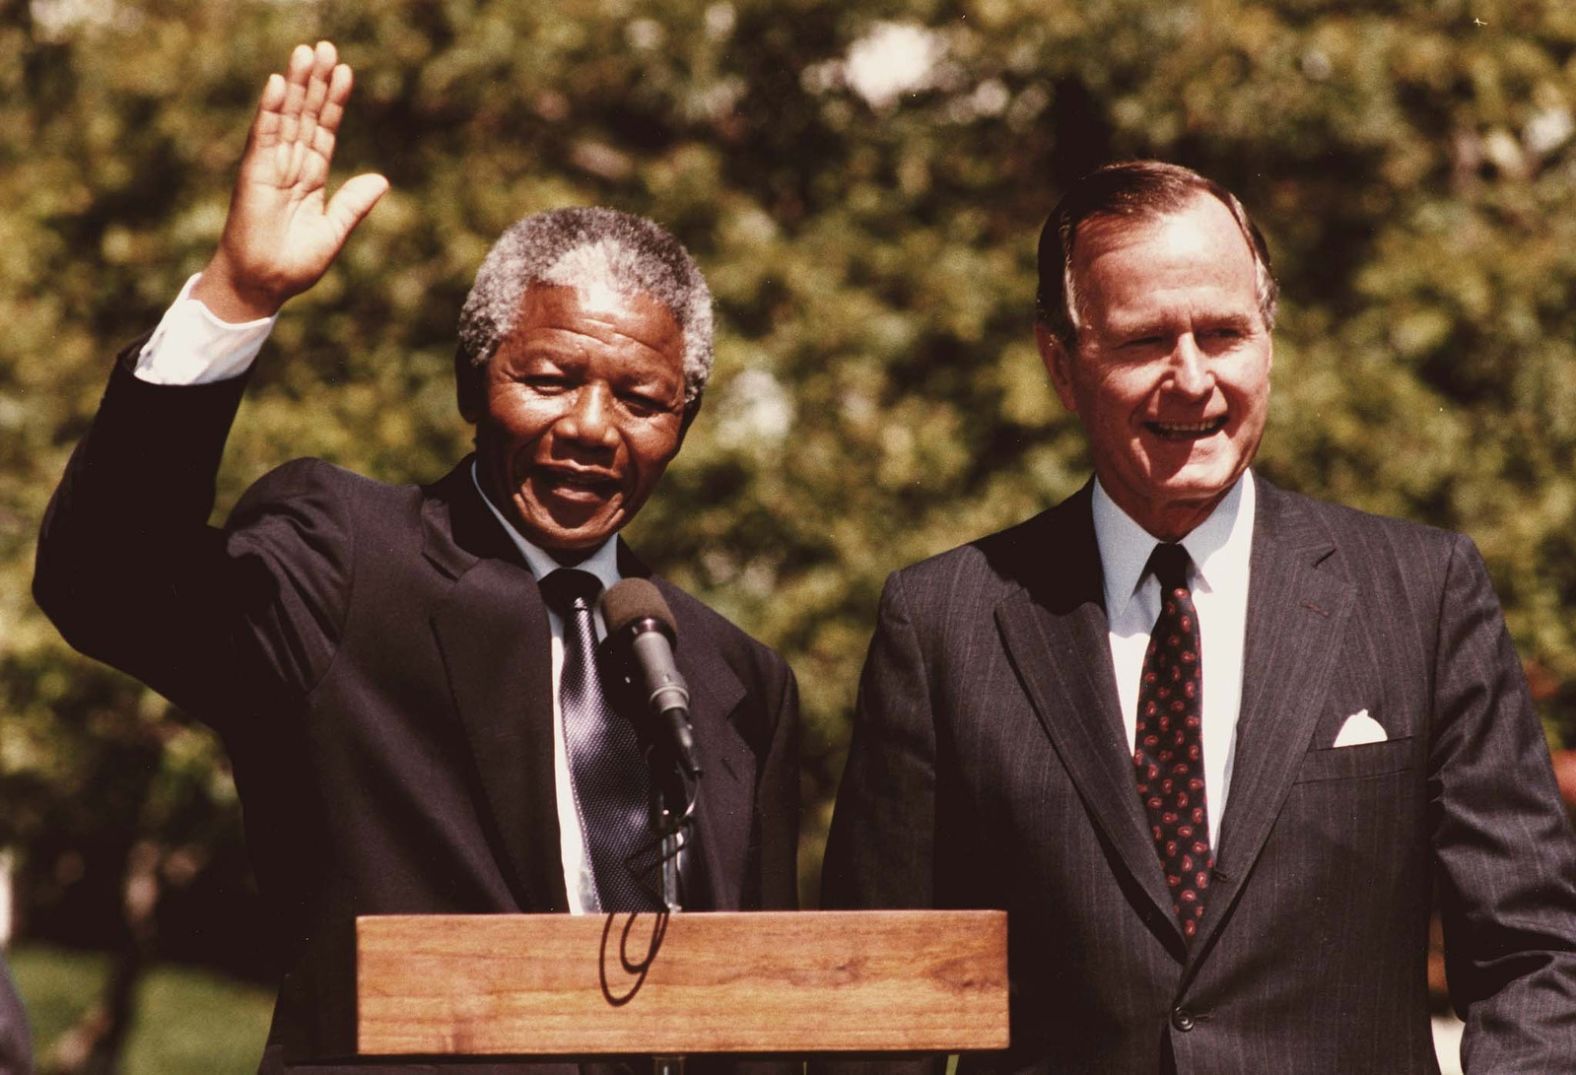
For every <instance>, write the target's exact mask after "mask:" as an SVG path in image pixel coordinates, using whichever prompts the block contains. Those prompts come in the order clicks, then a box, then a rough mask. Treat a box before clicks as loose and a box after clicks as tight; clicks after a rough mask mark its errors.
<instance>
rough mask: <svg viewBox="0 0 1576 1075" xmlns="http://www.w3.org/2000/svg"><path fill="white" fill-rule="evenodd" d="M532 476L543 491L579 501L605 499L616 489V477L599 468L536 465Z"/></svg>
mask: <svg viewBox="0 0 1576 1075" xmlns="http://www.w3.org/2000/svg"><path fill="white" fill-rule="evenodd" d="M533 477H534V480H535V482H536V484H537V485H538V486H539V487H540V488H541V489H542V490H543V491H544V492H546V493H549V494H551V495H552V496H555V497H558V498H560V499H562V500H571V501H576V502H581V503H587V502H592V501H602V500H606V499H607V498H608V497H610V496H612V495H613V494H614V493H615V492H617V490H618V479H617V478H615V477H613V476H612V475H609V474H607V473H605V472H603V471H600V470H578V469H575V468H573V467H537V468H536V472H535V474H534V475H533Z"/></svg>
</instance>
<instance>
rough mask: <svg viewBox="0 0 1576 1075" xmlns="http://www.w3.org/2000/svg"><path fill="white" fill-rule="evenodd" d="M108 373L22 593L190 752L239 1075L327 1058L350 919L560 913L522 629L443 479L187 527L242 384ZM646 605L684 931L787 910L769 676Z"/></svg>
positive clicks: (498, 545)
mask: <svg viewBox="0 0 1576 1075" xmlns="http://www.w3.org/2000/svg"><path fill="white" fill-rule="evenodd" d="M135 352H136V348H135V347H133V348H131V349H130V350H128V352H127V353H126V354H125V355H123V360H122V362H119V363H117V367H116V371H115V373H114V375H113V377H112V378H111V382H110V385H109V389H108V391H107V393H106V395H105V398H104V402H103V405H102V407H101V409H100V412H99V414H98V416H97V418H96V420H95V421H94V424H93V427H92V429H91V431H90V432H89V434H88V436H87V438H86V439H85V440H84V442H83V443H82V445H81V446H80V448H79V449H78V451H77V453H76V455H75V456H74V457H73V460H72V463H71V465H70V467H69V468H68V471H67V474H66V476H65V479H64V480H63V482H62V484H61V486H60V489H59V491H58V492H57V493H56V495H55V499H54V501H53V503H52V505H51V507H50V511H49V515H48V517H47V519H46V522H45V524H44V530H43V535H42V538H41V540H40V545H39V555H38V566H37V575H36V578H35V584H34V589H35V593H36V596H37V598H38V601H39V604H40V605H41V606H42V607H43V608H44V609H45V611H47V612H48V613H49V614H50V616H51V617H52V618H53V619H54V620H55V622H56V624H57V625H58V626H59V627H60V629H61V632H62V633H63V634H64V635H65V637H66V638H67V640H68V641H70V642H71V643H72V644H73V645H75V646H76V647H77V648H79V649H81V650H82V651H83V652H85V653H88V654H90V655H92V656H95V657H97V658H99V659H101V660H105V661H107V662H109V663H111V664H114V665H116V666H117V667H119V668H121V669H124V670H125V671H127V672H129V673H131V674H132V675H134V676H136V677H137V678H139V679H141V680H142V681H143V682H145V683H147V684H148V685H150V686H151V687H153V688H154V689H156V690H158V691H159V692H160V693H162V694H164V695H165V696H166V697H168V698H170V699H171V700H173V701H174V702H176V703H177V704H179V705H180V706H182V707H183V708H185V709H186V710H188V711H189V712H191V713H193V714H195V715H197V716H198V717H200V718H201V719H203V720H204V721H206V722H208V723H209V724H211V725H212V726H213V727H214V728H215V729H217V730H218V732H219V734H220V735H221V737H222V738H223V740H224V743H225V745H226V747H227V749H228V752H229V754H230V757H231V759H232V761H233V764H234V770H235V780H236V785H237V787H238V789H239V791H240V795H241V800H242V804H243V806H244V810H245V819H246V828H247V836H248V842H249V845H250V849H251V852H252V857H253V863H254V866H255V869H256V873H257V878H258V882H259V884H260V886H261V888H262V890H263V892H264V894H265V895H266V896H267V897H269V898H270V900H271V903H272V905H273V906H274V907H275V908H277V909H278V911H279V919H280V921H279V925H280V929H281V938H282V945H283V952H284V954H285V957H286V966H287V969H286V972H285V974H284V976H283V979H282V982H281V985H280V990H279V997H278V1002H277V1006H276V1009H275V1016H274V1025H273V1030H272V1032H271V1034H270V1049H269V1054H268V1057H267V1058H266V1059H265V1069H272V1068H273V1067H274V1066H276V1065H278V1064H280V1063H281V1062H282V1061H283V1060H285V1059H288V1060H294V1059H296V1058H307V1057H312V1058H317V1057H323V1056H328V1057H333V1056H343V1055H345V1054H346V1053H347V1052H348V1051H349V1049H350V1047H351V1042H352V1041H353V1038H352V1037H351V1036H350V1032H351V1028H352V1025H353V1024H352V1020H353V1012H354V1007H353V999H354V997H353V988H352V985H351V979H350V977H349V974H350V969H351V964H350V960H349V955H350V951H351V943H352V937H351V926H352V923H353V921H354V919H355V917H356V916H357V915H368V914H410V913H422V912H433V913H487V912H520V911H563V910H565V909H566V906H567V905H566V897H565V891H564V879H563V874H562V867H561V865H560V858H559V833H558V820H557V811H556V805H555V798H554V782H553V760H552V711H553V710H552V696H551V691H552V674H551V668H550V663H549V662H550V657H549V630H548V622H547V614H546V611H545V607H544V606H543V604H542V601H541V598H540V595H539V593H538V590H537V586H536V582H535V580H534V578H533V577H532V575H531V573H530V571H529V570H528V569H527V568H526V566H525V564H524V562H523V560H522V559H521V558H520V556H519V553H518V551H517V549H516V547H515V546H514V545H513V544H512V542H511V541H510V540H509V537H508V535H507V534H506V533H505V532H504V531H503V529H502V528H501V527H500V526H499V524H498V522H497V520H496V519H494V518H493V517H492V516H491V515H490V514H489V513H488V511H487V509H486V505H485V504H484V503H483V501H482V500H481V498H480V496H479V494H478V493H477V492H476V489H475V487H474V485H473V483H472V480H471V477H470V473H469V462H468V461H466V462H464V463H462V464H461V465H460V466H458V467H456V468H455V470H454V471H453V472H451V473H450V474H449V475H448V476H447V477H445V478H443V479H442V480H441V481H439V482H437V483H436V484H434V485H431V486H427V487H417V486H389V485H383V484H380V483H377V482H373V481H369V480H367V479H364V478H360V477H357V476H355V475H353V474H350V473H348V472H346V471H343V470H340V469H338V468H335V467H332V466H329V465H328V464H326V463H322V462H319V461H315V460H301V461H297V462H294V463H290V464H287V465H286V466H284V467H281V468H280V469H279V470H277V471H275V472H273V473H272V474H270V475H268V476H267V477H265V478H264V479H262V480H261V481H259V482H258V483H257V484H256V485H254V486H253V487H252V488H251V489H250V490H249V491H248V492H247V494H246V495H245V496H244V497H243V498H242V500H241V501H240V503H239V504H238V505H237V506H236V508H235V511H234V513H233V514H232V515H231V517H230V520H229V522H228V524H227V525H226V526H225V527H224V528H223V529H218V528H211V527H208V526H206V525H205V523H206V519H207V517H208V514H209V511H210V510H211V508H212V505H213V497H214V492H213V481H214V474H215V471H216V469H217V466H218V463H219V457H220V454H221V451H222V448H223V444H224V439H225V436H226V434H227V432H228V428H229V424H230V420H231V418H232V416H233V414H234V411H235V408H236V406H237V404H238V402H239V399H240V396H241V390H242V385H241V383H240V382H239V381H232V382H222V383H219V384H213V385H205V386H197V387H184V388H168V387H159V386H154V385H149V384H145V383H143V382H141V381H139V380H137V379H136V378H135V377H134V376H132V375H131V374H130V373H129V372H128V369H127V368H126V362H128V361H129V360H130V357H129V356H131V355H133V354H135ZM621 554H622V560H621V568H622V570H623V571H624V572H625V573H626V574H644V573H645V571H644V569H643V568H641V566H640V565H639V564H638V562H637V561H635V560H634V558H633V557H632V556H630V555H629V554H628V552H627V550H623V549H621ZM653 581H654V582H655V583H656V584H657V586H658V587H659V588H660V589H661V591H662V593H663V595H664V596H665V597H666V598H667V601H668V603H669V604H670V606H671V607H672V609H673V614H674V617H675V620H676V621H677V625H678V645H677V659H678V664H679V669H680V671H681V672H682V673H683V675H684V676H685V678H686V679H687V680H688V683H689V685H690V688H691V691H692V695H693V697H692V713H691V716H692V719H693V722H694V725H695V736H696V741H697V744H698V746H699V750H700V752H701V755H702V759H703V762H704V764H705V765H706V773H705V776H704V777H703V779H702V781H701V788H700V800H699V806H698V811H697V832H696V844H695V847H694V853H693V854H692V855H691V856H690V857H689V866H690V867H693V869H692V870H691V872H690V876H689V877H688V878H687V879H686V880H687V885H688V889H689V891H688V893H687V898H688V902H687V904H686V905H687V906H688V907H691V908H693V909H697V910H699V909H719V908H721V909H733V908H786V907H791V906H793V905H794V903H795V839H796V827H797V802H798V792H797V781H798V770H797V758H796V756H795V754H796V738H795V737H796V724H797V714H796V705H797V703H796V693H795V687H794V681H793V676H792V674H791V672H790V671H789V669H788V667H787V666H786V665H785V664H784V663H783V661H782V660H781V659H780V658H779V657H778V656H777V655H776V654H774V653H773V652H771V651H770V650H768V649H767V648H766V647H765V646H762V645H761V644H759V643H757V642H755V641H754V640H752V639H750V638H749V637H748V636H746V635H745V634H744V633H743V632H741V631H739V630H738V629H737V628H735V627H733V626H732V625H731V624H729V623H728V622H727V621H725V620H723V619H722V618H721V617H720V616H718V615H716V614H715V613H713V612H711V611H710V610H709V609H707V608H706V607H704V606H703V605H701V604H700V603H699V602H697V601H695V600H694V599H693V598H691V597H689V596H687V595H685V594H684V593H682V592H680V591H679V590H677V589H675V588H674V587H673V586H671V585H669V584H668V583H666V582H665V581H663V580H661V579H655V580H653ZM237 928H244V926H243V924H241V923H237ZM313 1070H318V1069H316V1068H314V1069H313ZM356 1070H358V1071H362V1070H364V1069H361V1068H358V1069H356ZM401 1070H406V1069H401ZM497 1070H505V1069H504V1068H499V1069H497ZM508 1070H513V1068H509V1069H508Z"/></svg>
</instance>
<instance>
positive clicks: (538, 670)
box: [423, 459, 568, 911]
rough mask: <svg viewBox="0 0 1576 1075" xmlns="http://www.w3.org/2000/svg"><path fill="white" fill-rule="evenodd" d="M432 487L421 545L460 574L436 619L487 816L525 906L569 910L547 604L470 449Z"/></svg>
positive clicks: (436, 562)
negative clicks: (492, 503)
mask: <svg viewBox="0 0 1576 1075" xmlns="http://www.w3.org/2000/svg"><path fill="white" fill-rule="evenodd" d="M429 492H430V494H431V495H430V496H429V499H428V500H427V502H426V504H425V505H424V507H423V522H424V525H425V528H426V534H425V544H424V553H425V555H426V557H427V559H428V561H429V562H431V563H432V564H433V566H434V567H435V568H437V569H438V570H439V571H440V572H442V573H443V574H444V575H446V576H448V577H449V578H450V579H451V580H452V585H451V587H450V590H449V593H448V595H447V597H446V598H445V599H444V600H443V601H442V602H441V603H440V604H439V605H438V606H437V608H436V610H435V611H434V612H433V614H432V629H433V633H434V634H435V635H436V637H437V641H438V648H439V651H440V652H441V654H442V656H443V661H444V664H445V666H446V668H447V670H448V675H449V687H450V690H451V693H452V696H453V698H454V704H455V709H456V710H457V712H458V713H459V717H460V722H461V724H462V725H463V726H464V729H465V734H466V738H467V740H468V741H469V743H470V747H471V754H472V759H473V761H474V763H475V766H476V774H477V778H478V781H479V783H480V785H481V789H482V792H483V798H484V800H485V806H486V809H487V811H488V812H489V813H490V815H491V816H490V818H487V819H485V821H484V824H485V823H487V822H490V824H488V825H487V828H488V832H489V836H490V838H491V839H492V840H493V841H494V843H495V846H496V847H497V848H498V849H499V850H500V851H501V854H500V856H499V857H500V861H501V862H502V863H503V865H504V872H505V876H506V878H507V880H508V882H509V885H510V888H511V890H512V891H513V892H514V894H515V898H516V899H517V900H518V901H519V905H520V907H521V909H522V910H527V911H564V910H567V909H568V898H567V895H566V893H565V891H564V878H563V867H562V865H561V855H560V848H559V833H558V806H557V798H556V792H555V788H554V776H553V727H552V719H553V697H552V684H553V674H552V656H551V654H552V642H551V633H550V631H549V629H548V625H547V610H546V608H545V607H544V606H543V604H542V600H541V595H540V593H539V592H538V590H537V586H536V581H535V579H534V578H533V577H532V575H531V572H530V570H529V569H528V568H527V567H526V566H525V563H524V562H523V561H522V560H521V558H520V555H519V551H518V550H517V549H516V548H515V546H514V544H513V543H512V542H511V541H510V540H509V537H508V535H507V534H505V533H504V532H503V529H502V528H501V527H500V526H499V525H498V520H497V519H495V518H493V516H492V514H491V513H490V512H489V511H488V510H487V507H486V505H485V504H484V503H482V501H481V496H480V494H479V493H477V491H476V488H475V485H474V483H473V482H472V480H471V475H470V460H469V459H466V460H464V461H463V462H462V463H461V464H460V465H459V466H458V467H456V468H455V469H454V470H453V471H452V472H450V474H449V475H448V476H447V477H445V478H444V479H443V480H442V481H440V482H438V483H437V485H435V486H433V487H431V489H430V490H429Z"/></svg>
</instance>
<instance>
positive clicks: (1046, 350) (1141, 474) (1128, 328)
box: [1036, 194, 1273, 541]
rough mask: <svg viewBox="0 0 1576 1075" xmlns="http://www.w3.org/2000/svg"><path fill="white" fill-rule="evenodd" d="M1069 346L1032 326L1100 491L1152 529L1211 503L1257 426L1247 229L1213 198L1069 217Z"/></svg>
mask: <svg viewBox="0 0 1576 1075" xmlns="http://www.w3.org/2000/svg"><path fill="white" fill-rule="evenodd" d="M1072 277H1073V283H1074V292H1075V294H1076V295H1077V296H1078V311H1079V323H1080V325H1079V332H1078V343H1077V346H1076V349H1075V350H1074V351H1073V352H1069V351H1068V349H1067V348H1065V347H1064V346H1062V345H1061V344H1060V343H1059V342H1057V341H1056V340H1055V339H1054V338H1052V336H1051V335H1050V333H1049V332H1047V331H1046V330H1045V329H1044V328H1043V327H1038V328H1036V337H1037V339H1038V342H1039V345H1040V354H1041V357H1042V358H1043V359H1044V360H1045V364H1046V368H1047V369H1048V370H1049V371H1050V374H1051V381H1052V383H1053V384H1054V385H1055V387H1056V393H1057V395H1058V396H1060V397H1061V400H1062V403H1063V405H1064V406H1066V407H1067V408H1068V410H1070V411H1073V412H1074V413H1075V414H1077V415H1078V418H1079V420H1080V422H1082V424H1083V427H1084V432H1085V433H1086V435H1087V436H1088V438H1089V450H1090V454H1091V456H1092V457H1093V460H1094V468H1095V473H1096V474H1097V475H1099V478H1100V484H1101V486H1102V487H1103V488H1104V489H1105V491H1106V492H1107V493H1108V494H1109V495H1110V497H1111V499H1112V500H1114V501H1115V502H1116V504H1117V505H1118V506H1119V507H1121V508H1122V510H1123V511H1125V512H1127V514H1128V515H1129V516H1131V517H1132V519H1133V520H1134V521H1135V522H1137V523H1138V524H1139V525H1140V526H1142V527H1143V528H1144V529H1145V530H1148V531H1149V532H1150V533H1151V534H1153V535H1154V536H1155V537H1157V538H1162V539H1165V540H1171V541H1174V540H1177V539H1178V538H1181V537H1182V536H1184V535H1185V534H1187V533H1188V532H1189V531H1190V530H1192V529H1193V528H1194V527H1195V526H1197V525H1198V524H1199V523H1200V522H1202V521H1203V520H1204V519H1205V518H1206V517H1208V515H1209V513H1210V512H1211V511H1213V510H1214V508H1215V505H1216V504H1218V503H1220V500H1221V498H1222V497H1224V496H1225V495H1226V493H1227V492H1228V491H1229V490H1230V489H1231V487H1232V485H1233V484H1235V483H1236V480H1237V478H1238V477H1240V476H1241V474H1242V472H1243V471H1244V470H1246V469H1247V467H1248V464H1249V463H1251V462H1252V461H1253V456H1254V454H1255V453H1256V452H1257V451H1258V447H1259V440H1260V438H1262V437H1263V435H1264V419H1265V414H1266V411H1267V410H1268V406H1269V394H1270V366H1271V363H1272V353H1273V348H1272V345H1271V341H1270V333H1269V329H1268V327H1267V326H1266V325H1265V323H1264V317H1263V314H1262V313H1261V312H1260V309H1259V301H1258V288H1257V276H1256V270H1255V265H1254V261H1253V255H1252V253H1251V251H1250V250H1249V248H1248V242H1247V239H1246V238H1245V237H1244V236H1243V234H1242V230H1241V229H1240V228H1239V227H1238V226H1237V222H1236V221H1235V220H1234V219H1233V218H1232V216H1231V213H1230V211H1229V210H1227V208H1226V207H1225V206H1224V205H1223V204H1221V202H1219V201H1218V200H1217V199H1215V198H1213V197H1211V196H1209V195H1207V194H1201V195H1200V196H1199V197H1197V198H1195V199H1193V200H1192V201H1191V202H1189V203H1188V204H1187V205H1186V206H1185V207H1184V208H1182V209H1181V210H1179V211H1177V212H1174V213H1167V214H1164V215H1161V216H1155V217H1137V218H1122V217H1113V216H1103V217H1093V218H1091V219H1089V220H1086V221H1085V222H1084V223H1083V224H1082V225H1080V226H1079V228H1078V234H1077V237H1076V243H1075V245H1074V246H1073V263H1072Z"/></svg>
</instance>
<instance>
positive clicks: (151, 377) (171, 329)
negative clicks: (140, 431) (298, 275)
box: [136, 273, 275, 385]
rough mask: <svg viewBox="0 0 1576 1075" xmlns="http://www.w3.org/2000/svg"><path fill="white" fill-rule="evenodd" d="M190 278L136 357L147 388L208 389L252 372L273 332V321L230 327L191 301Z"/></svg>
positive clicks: (263, 319) (140, 375)
mask: <svg viewBox="0 0 1576 1075" xmlns="http://www.w3.org/2000/svg"><path fill="white" fill-rule="evenodd" d="M201 275H202V274H201V273H196V274H194V275H192V276H191V277H190V278H189V279H188V280H187V281H186V286H185V287H183V288H181V293H180V296H179V297H178V298H176V300H175V302H174V303H173V304H172V305H171V306H170V308H169V309H168V310H166V311H164V317H163V319H162V320H161V321H160V322H159V327H158V328H156V329H154V330H153V335H152V336H150V337H148V342H147V343H145V344H143V345H142V352H141V354H139V355H138V356H137V369H136V373H137V379H138V380H141V381H147V382H148V383H149V384H172V385H192V384H208V383H209V382H211V381H223V380H227V379H228V378H231V377H239V376H240V375H241V374H243V373H245V372H246V371H247V370H248V369H250V368H251V366H252V362H253V361H254V360H255V359H256V358H257V353H258V352H259V351H261V350H262V349H263V344H264V343H266V342H267V341H268V334H269V333H270V332H272V331H273V328H274V321H275V318H274V317H263V318H258V319H257V320H256V321H242V322H240V323H239V324H232V323H231V322H229V321H221V320H220V319H219V318H218V317H216V316H215V315H214V313H213V311H212V310H210V309H208V307H206V306H204V305H203V304H202V302H201V300H199V299H194V298H191V297H190V295H191V290H192V285H193V284H195V283H196V282H197V277H199V276H201Z"/></svg>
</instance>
